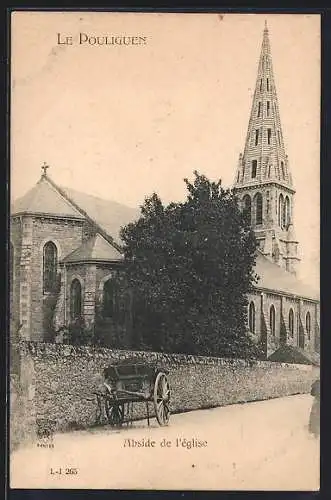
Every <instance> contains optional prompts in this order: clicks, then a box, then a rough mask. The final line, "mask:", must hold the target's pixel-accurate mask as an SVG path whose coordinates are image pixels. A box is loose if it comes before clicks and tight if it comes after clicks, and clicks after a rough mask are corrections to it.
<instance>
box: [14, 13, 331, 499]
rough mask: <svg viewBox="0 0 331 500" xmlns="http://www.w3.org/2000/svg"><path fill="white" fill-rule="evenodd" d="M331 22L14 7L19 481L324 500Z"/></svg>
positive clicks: (23, 484) (22, 484)
mask: <svg viewBox="0 0 331 500" xmlns="http://www.w3.org/2000/svg"><path fill="white" fill-rule="evenodd" d="M320 24H321V18H320V15H318V14H272V13H268V14H261V13H241V14H237V13H222V12H210V13H174V12H173V13H170V12H169V13H165V12H164V13H160V12H154V13H152V12H149V13H147V12H93V11H87V10H81V11H78V10H77V11H70V12H69V11H63V12H62V11H43V10H40V11H38V10H34V11H28V10H26V11H23V10H22V11H13V12H12V13H11V33H10V36H11V55H10V66H11V82H10V165H11V167H10V168H11V186H10V189H11V209H10V248H9V255H10V456H9V461H10V487H11V488H37V489H39V488H42V489H64V488H66V489H67V488H69V489H82V488H86V489H112V490H113V489H115V490H116V489H125V490H131V489H132V490H137V489H138V490H150V489H153V490H238V491H239V490H245V491H247V490H255V491H256V490H278V491H279V490H286V491H289V490H293V491H294V490H305V491H307V490H311V491H315V490H318V489H319V451H320V450H319V440H320V432H319V407H320V403H319V401H320V396H319V394H320V393H319V359H320V302H319V301H320V298H319V295H320V294H319V259H320V257H319V255H320V254H319V252H320V249H319V232H320V224H319V206H320V200H319V183H320V83H321V82H320V67H321V54H320V38H321V32H320Z"/></svg>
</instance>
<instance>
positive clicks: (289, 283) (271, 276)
mask: <svg viewBox="0 0 331 500" xmlns="http://www.w3.org/2000/svg"><path fill="white" fill-rule="evenodd" d="M255 272H256V274H257V275H258V276H259V281H258V283H257V285H256V286H257V287H259V288H264V289H268V290H276V291H277V290H278V291H280V292H284V293H288V294H291V295H296V296H300V297H305V298H309V299H314V300H319V294H318V292H317V291H316V290H314V289H313V288H311V287H310V286H308V285H306V283H304V282H302V281H300V280H299V279H298V278H296V276H294V274H292V273H289V272H288V271H286V270H285V269H282V268H281V267H279V266H278V265H277V264H274V263H273V262H271V261H270V260H269V259H268V258H267V257H265V256H264V255H263V254H262V253H261V252H260V251H258V253H257V258H256V265H255Z"/></svg>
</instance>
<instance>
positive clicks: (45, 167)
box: [41, 161, 49, 176]
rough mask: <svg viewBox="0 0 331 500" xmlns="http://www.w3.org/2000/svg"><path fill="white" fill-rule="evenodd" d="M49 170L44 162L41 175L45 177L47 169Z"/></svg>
mask: <svg viewBox="0 0 331 500" xmlns="http://www.w3.org/2000/svg"><path fill="white" fill-rule="evenodd" d="M48 168H49V165H47V163H46V162H45V161H44V163H43V165H42V167H41V170H43V171H44V173H43V176H46V175H47V169H48Z"/></svg>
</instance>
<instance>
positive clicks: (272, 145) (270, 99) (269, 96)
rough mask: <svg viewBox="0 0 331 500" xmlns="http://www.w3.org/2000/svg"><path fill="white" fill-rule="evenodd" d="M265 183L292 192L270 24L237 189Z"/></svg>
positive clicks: (263, 45)
mask: <svg viewBox="0 0 331 500" xmlns="http://www.w3.org/2000/svg"><path fill="white" fill-rule="evenodd" d="M261 182H263V183H266V182H273V183H277V184H280V185H282V186H285V187H287V188H289V189H291V190H292V179H291V175H290V172H289V168H288V161H287V155H286V151H285V144H284V138H283V132H282V127H281V121H280V113H279V106H278V98H277V92H276V85H275V79H274V72H273V65H272V57H271V46H270V40H269V29H268V26H267V22H266V21H265V26H264V30H263V39H262V46H261V53H260V58H259V63H258V71H257V79H256V84H255V91H254V96H253V102H252V108H251V114H250V119H249V123H248V130H247V136H246V142H245V148H244V153H243V158H242V164H241V165H238V170H237V175H236V180H235V184H234V187H235V188H240V187H246V186H251V185H254V184H260V183H261Z"/></svg>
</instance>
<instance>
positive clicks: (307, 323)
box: [306, 311, 311, 340]
mask: <svg viewBox="0 0 331 500" xmlns="http://www.w3.org/2000/svg"><path fill="white" fill-rule="evenodd" d="M306 332H307V337H308V340H310V333H311V317H310V312H309V311H308V312H307V314H306Z"/></svg>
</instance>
